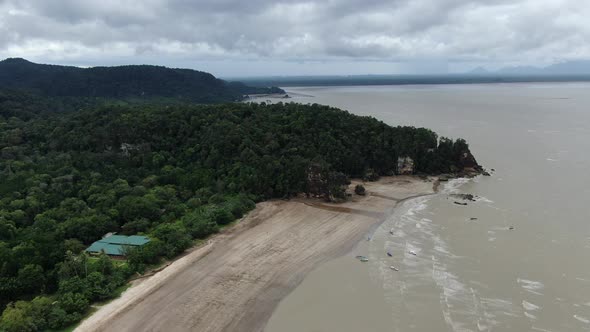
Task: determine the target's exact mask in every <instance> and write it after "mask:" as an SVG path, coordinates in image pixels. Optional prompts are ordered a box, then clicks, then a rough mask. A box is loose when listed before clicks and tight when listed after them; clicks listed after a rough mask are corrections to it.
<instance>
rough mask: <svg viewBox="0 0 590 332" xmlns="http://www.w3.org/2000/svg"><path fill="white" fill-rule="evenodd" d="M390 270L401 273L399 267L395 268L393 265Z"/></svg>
mask: <svg viewBox="0 0 590 332" xmlns="http://www.w3.org/2000/svg"><path fill="white" fill-rule="evenodd" d="M389 268H390V269H392V270H394V271H399V269H398V268H397V267H395V266H393V265H392V266H390V267H389Z"/></svg>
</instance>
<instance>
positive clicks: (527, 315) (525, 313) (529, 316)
mask: <svg viewBox="0 0 590 332" xmlns="http://www.w3.org/2000/svg"><path fill="white" fill-rule="evenodd" d="M524 315H525V316H526V317H527V318H528V319H532V320H535V319H537V316H535V315H533V314H529V313H528V312H526V311H525V312H524Z"/></svg>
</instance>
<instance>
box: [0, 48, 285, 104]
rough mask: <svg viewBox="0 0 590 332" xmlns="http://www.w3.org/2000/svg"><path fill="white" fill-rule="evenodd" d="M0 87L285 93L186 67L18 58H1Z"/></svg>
mask: <svg viewBox="0 0 590 332" xmlns="http://www.w3.org/2000/svg"><path fill="white" fill-rule="evenodd" d="M0 87H3V88H11V89H26V90H30V91H32V92H35V93H41V94H43V95H45V96H51V97H56V96H59V97H65V96H67V97H84V98H91V97H99V98H116V99H130V100H153V99H164V100H166V99H173V100H175V101H179V100H184V101H187V102H199V103H214V102H230V101H237V100H241V99H242V98H243V96H244V95H247V94H261V93H262V94H264V93H284V91H283V90H281V89H279V88H276V87H273V88H266V87H250V86H246V85H244V84H243V83H240V82H226V81H224V80H220V79H218V78H215V76H213V75H211V74H209V73H205V72H200V71H196V70H191V69H172V68H166V67H161V66H148V65H139V66H136V65H133V66H118V67H92V68H79V67H69V66H56V65H43V64H36V63H32V62H29V61H27V60H25V59H19V58H10V59H6V60H3V61H0Z"/></svg>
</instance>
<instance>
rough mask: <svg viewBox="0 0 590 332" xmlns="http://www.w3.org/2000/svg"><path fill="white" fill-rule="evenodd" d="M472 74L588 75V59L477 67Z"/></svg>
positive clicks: (470, 72)
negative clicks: (500, 66) (501, 66)
mask: <svg viewBox="0 0 590 332" xmlns="http://www.w3.org/2000/svg"><path fill="white" fill-rule="evenodd" d="M468 74H472V75H544V76H551V75H574V76H575V75H590V61H589V60H579V61H567V62H561V63H556V64H553V65H550V66H547V67H533V66H514V67H504V68H501V69H499V70H495V71H489V70H487V69H485V68H483V67H477V68H475V69H473V70H471V71H469V72H468Z"/></svg>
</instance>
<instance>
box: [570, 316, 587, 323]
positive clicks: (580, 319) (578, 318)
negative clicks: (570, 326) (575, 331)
mask: <svg viewBox="0 0 590 332" xmlns="http://www.w3.org/2000/svg"><path fill="white" fill-rule="evenodd" d="M574 318H575V319H577V320H579V321H580V322H582V323H584V324H590V319H588V318H586V317H582V316H578V315H574Z"/></svg>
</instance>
